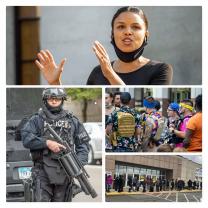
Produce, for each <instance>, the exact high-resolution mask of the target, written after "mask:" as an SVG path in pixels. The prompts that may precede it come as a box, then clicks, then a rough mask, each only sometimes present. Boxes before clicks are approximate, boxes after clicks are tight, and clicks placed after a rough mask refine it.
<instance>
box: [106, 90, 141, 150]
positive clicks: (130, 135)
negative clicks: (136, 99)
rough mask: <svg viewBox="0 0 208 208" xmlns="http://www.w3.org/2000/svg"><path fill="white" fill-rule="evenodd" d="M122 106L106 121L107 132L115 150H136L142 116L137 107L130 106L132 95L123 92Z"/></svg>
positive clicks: (121, 97)
mask: <svg viewBox="0 0 208 208" xmlns="http://www.w3.org/2000/svg"><path fill="white" fill-rule="evenodd" d="M120 99H121V107H120V109H119V110H117V111H114V112H113V113H112V114H111V115H110V116H109V118H108V120H107V122H106V134H107V135H108V136H109V138H110V142H111V144H112V146H113V149H112V151H113V152H136V151H137V148H138V133H137V129H138V128H139V121H140V116H139V113H137V112H136V110H135V109H132V108H130V107H129V104H130V101H131V95H130V93H128V92H122V93H121V96H120Z"/></svg>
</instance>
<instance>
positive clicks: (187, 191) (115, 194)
mask: <svg viewBox="0 0 208 208" xmlns="http://www.w3.org/2000/svg"><path fill="white" fill-rule="evenodd" d="M191 192H202V190H188V189H186V190H182V191H159V192H156V191H154V192H149V191H146V192H141V191H135V192H134V191H132V192H125V191H124V192H117V191H113V192H105V195H106V196H121V195H140V194H147V193H151V194H153V193H156V194H158V193H161V194H167V193H191Z"/></svg>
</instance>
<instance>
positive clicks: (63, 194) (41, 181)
mask: <svg viewBox="0 0 208 208" xmlns="http://www.w3.org/2000/svg"><path fill="white" fill-rule="evenodd" d="M32 178H33V190H34V201H35V202H50V201H51V202H64V201H71V200H72V194H71V187H72V184H71V183H70V182H69V180H68V179H67V181H65V183H64V184H63V185H56V184H50V182H49V179H48V177H47V174H46V173H45V171H44V170H43V168H40V167H33V169H32Z"/></svg>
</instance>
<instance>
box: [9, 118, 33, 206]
mask: <svg viewBox="0 0 208 208" xmlns="http://www.w3.org/2000/svg"><path fill="white" fill-rule="evenodd" d="M19 122H20V121H19V120H10V121H7V129H6V137H7V145H6V200H7V201H8V202H9V201H13V202H17V201H25V199H24V186H23V180H24V179H27V178H29V177H30V175H31V168H32V165H33V163H32V160H31V156H30V151H29V150H28V149H25V148H24V147H23V145H22V141H17V140H15V130H16V126H17V124H18V123H19Z"/></svg>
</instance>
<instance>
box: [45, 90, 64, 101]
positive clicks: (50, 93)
mask: <svg viewBox="0 0 208 208" xmlns="http://www.w3.org/2000/svg"><path fill="white" fill-rule="evenodd" d="M49 98H57V99H62V100H66V92H65V90H64V89H63V88H46V89H44V90H43V93H42V99H43V100H47V99H49Z"/></svg>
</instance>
